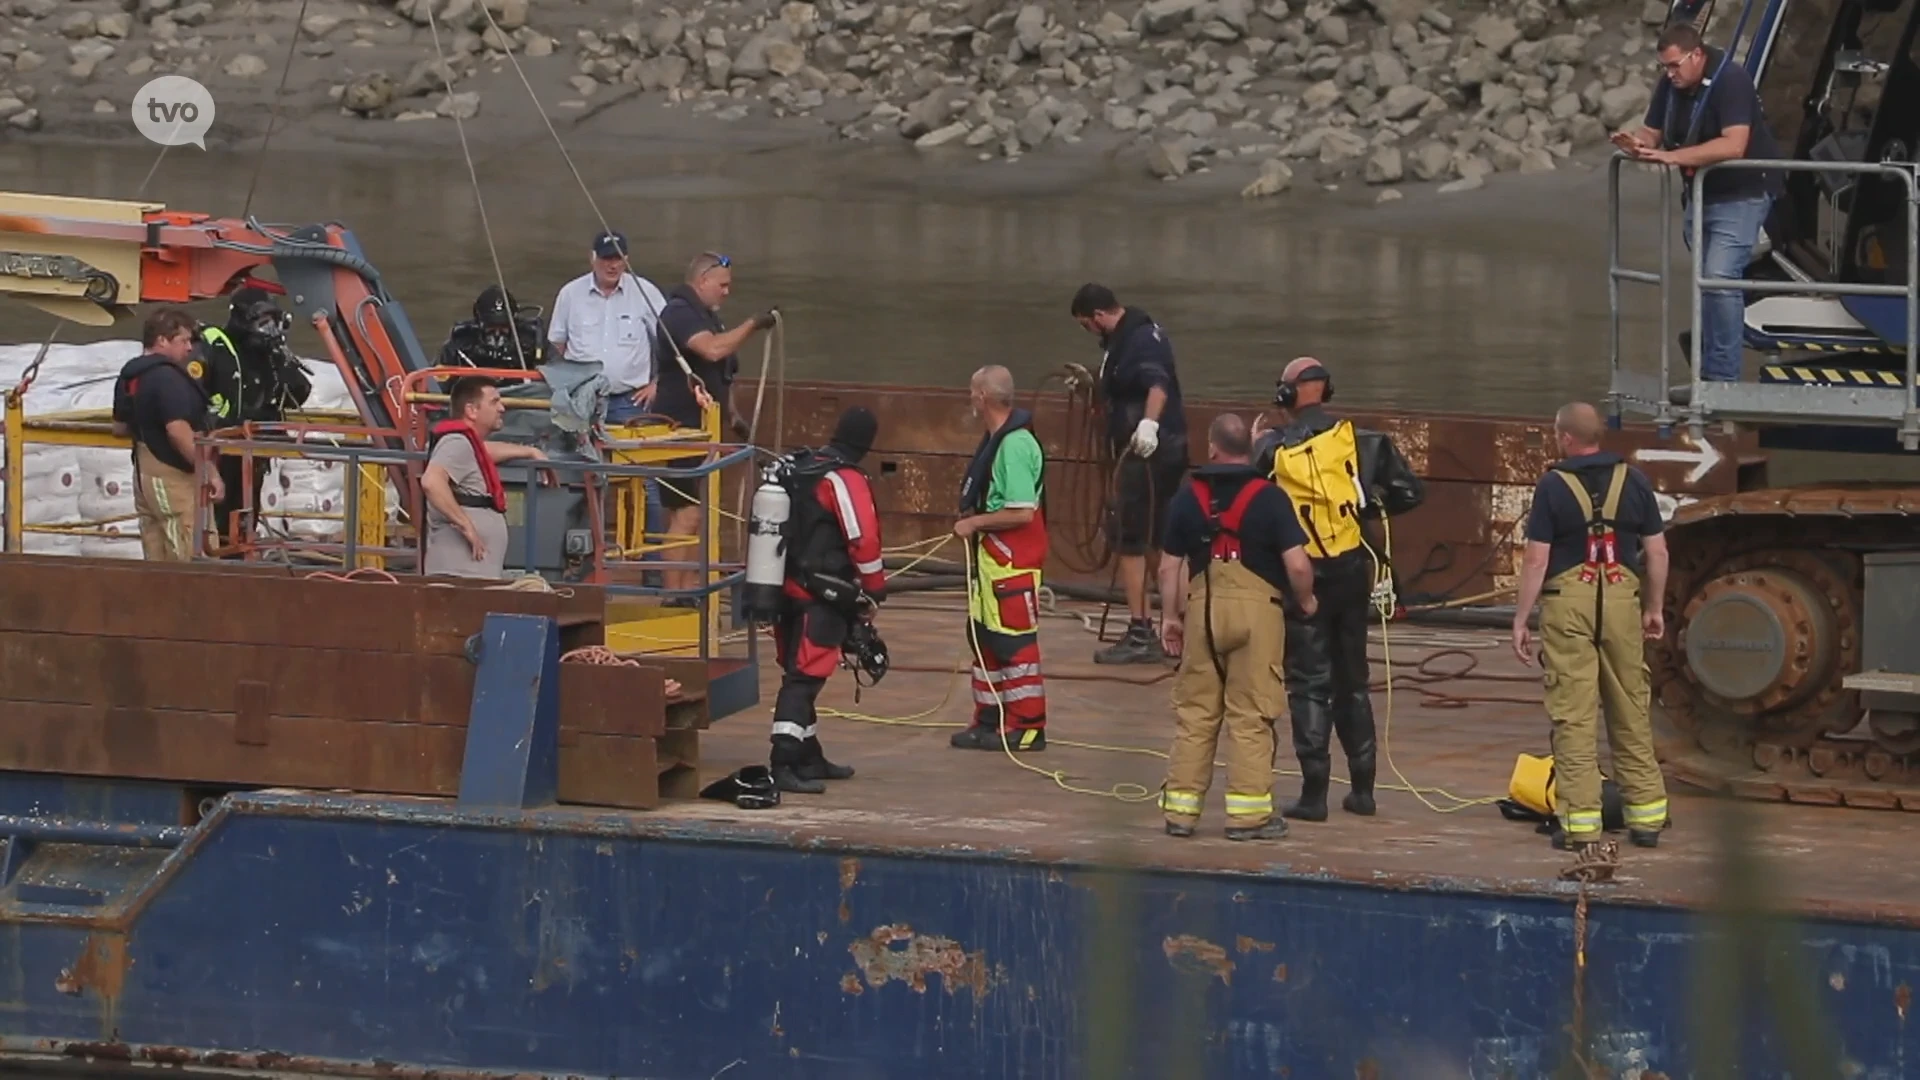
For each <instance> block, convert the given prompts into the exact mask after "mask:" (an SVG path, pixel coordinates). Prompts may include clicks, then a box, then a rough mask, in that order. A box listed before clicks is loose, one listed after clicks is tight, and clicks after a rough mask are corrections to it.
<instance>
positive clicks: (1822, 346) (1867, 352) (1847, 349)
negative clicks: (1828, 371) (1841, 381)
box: [1747, 337, 1907, 356]
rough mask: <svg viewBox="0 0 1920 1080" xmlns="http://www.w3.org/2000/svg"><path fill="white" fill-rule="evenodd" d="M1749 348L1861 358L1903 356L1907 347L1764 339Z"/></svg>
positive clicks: (1750, 342) (1870, 343)
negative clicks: (1849, 354) (1853, 355)
mask: <svg viewBox="0 0 1920 1080" xmlns="http://www.w3.org/2000/svg"><path fill="white" fill-rule="evenodd" d="M1747 347H1748V348H1750V349H1753V350H1755V351H1756V352H1815V353H1818V352H1830V353H1854V354H1856V355H1859V356H1902V355H1905V353H1906V351H1907V350H1906V347H1905V346H1902V345H1888V344H1886V343H1884V342H1878V341H1848V342H1841V341H1827V342H1823V341H1802V340H1800V339H1798V338H1790V337H1764V338H1761V339H1760V340H1758V341H1755V340H1752V339H1749V340H1748V342H1747Z"/></svg>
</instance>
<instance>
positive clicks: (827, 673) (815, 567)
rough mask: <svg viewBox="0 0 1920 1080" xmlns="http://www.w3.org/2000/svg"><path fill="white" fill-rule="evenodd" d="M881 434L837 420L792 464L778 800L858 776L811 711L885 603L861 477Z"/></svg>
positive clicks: (868, 494) (780, 638) (865, 415)
mask: <svg viewBox="0 0 1920 1080" xmlns="http://www.w3.org/2000/svg"><path fill="white" fill-rule="evenodd" d="M879 427H880V423H879V421H878V420H876V419H874V416H873V413H872V412H870V411H868V410H867V409H864V408H861V407H858V406H856V407H854V408H851V409H848V410H847V411H846V412H844V413H842V414H841V415H840V422H839V425H838V426H836V427H835V428H834V432H833V440H832V441H831V442H829V443H828V444H827V445H826V446H824V447H822V448H821V449H818V450H806V451H802V452H801V453H800V454H798V455H795V458H794V487H793V489H792V490H793V508H792V510H791V511H790V515H791V516H790V517H789V518H788V519H787V537H788V541H787V573H786V584H785V588H784V590H783V595H782V597H781V610H780V614H779V616H778V617H777V618H776V619H775V620H774V625H773V636H774V650H775V653H776V655H777V656H778V657H779V661H780V672H781V675H780V693H779V695H778V696H777V697H775V698H774V702H773V750H772V754H771V757H770V760H769V764H770V765H771V766H772V771H773V781H774V783H775V785H777V786H778V787H779V788H780V790H782V791H793V792H799V793H801V794H806V795H818V794H820V793H821V792H823V791H825V790H827V786H826V784H825V783H824V782H823V781H827V780H845V779H847V778H848V777H850V776H852V775H853V769H852V768H851V767H849V766H846V765H835V764H834V763H833V762H831V761H828V760H827V757H826V752H825V750H824V749H823V748H822V747H821V745H820V723H819V716H818V714H817V713H816V712H815V709H814V703H815V702H816V701H818V700H819V697H820V688H821V687H823V686H825V685H826V684H827V679H828V678H830V677H831V676H832V675H833V672H834V669H835V668H837V667H838V666H839V665H840V654H841V646H843V645H845V644H846V643H847V638H848V635H849V634H850V633H851V632H852V630H853V627H854V624H855V623H856V622H860V621H864V620H868V619H871V618H873V611H874V607H875V605H877V604H879V603H880V602H881V601H883V600H885V599H886V592H887V579H886V576H885V575H884V574H882V573H881V569H882V567H881V556H880V513H879V511H878V510H876V509H875V508H874V505H873V491H872V489H871V488H870V487H869V486H868V483H867V475H866V474H865V473H863V472H861V471H860V469H859V463H860V459H861V458H863V457H865V456H866V455H867V451H868V450H870V449H872V448H873V439H874V435H875V434H876V433H877V432H878V431H879Z"/></svg>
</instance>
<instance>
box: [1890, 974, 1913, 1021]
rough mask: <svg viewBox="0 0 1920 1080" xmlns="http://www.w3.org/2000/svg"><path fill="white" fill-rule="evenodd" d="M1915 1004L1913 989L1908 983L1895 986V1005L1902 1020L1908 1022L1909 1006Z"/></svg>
mask: <svg viewBox="0 0 1920 1080" xmlns="http://www.w3.org/2000/svg"><path fill="white" fill-rule="evenodd" d="M1911 1004H1913V990H1912V989H1911V988H1909V987H1908V986H1907V984H1906V983H1901V984H1900V985H1899V986H1896V987H1894V988H1893V1007H1894V1009H1896V1010H1897V1011H1898V1012H1899V1013H1900V1022H1901V1023H1903V1024H1904V1023H1906V1022H1907V1006H1909V1005H1911Z"/></svg>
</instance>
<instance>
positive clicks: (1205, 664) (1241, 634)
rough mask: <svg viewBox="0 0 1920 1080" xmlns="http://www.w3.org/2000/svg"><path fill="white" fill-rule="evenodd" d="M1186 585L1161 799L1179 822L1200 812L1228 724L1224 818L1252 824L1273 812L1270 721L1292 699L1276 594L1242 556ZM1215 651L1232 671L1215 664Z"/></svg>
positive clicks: (1218, 564)
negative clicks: (1182, 641) (1284, 671)
mask: <svg viewBox="0 0 1920 1080" xmlns="http://www.w3.org/2000/svg"><path fill="white" fill-rule="evenodd" d="M1209 577H1210V578H1211V579H1212V581H1211V583H1209V581H1208V578H1209ZM1209 592H1211V594H1212V597H1213V605H1212V607H1213V611H1212V625H1211V626H1209V625H1208V612H1207V606H1208V605H1207V597H1208V594H1209ZM1188 594H1189V595H1188V599H1187V616H1186V646H1185V648H1184V649H1182V650H1181V655H1180V672H1179V674H1178V675H1177V676H1176V677H1175V680H1174V684H1173V709H1174V715H1175V718H1176V720H1175V727H1174V736H1173V750H1172V752H1171V753H1170V754H1169V755H1168V761H1167V782H1166V786H1165V788H1164V789H1163V790H1162V792H1161V795H1160V808H1161V809H1162V810H1163V811H1165V812H1166V817H1167V820H1168V821H1170V822H1174V823H1175V824H1180V825H1192V824H1193V823H1195V822H1197V821H1199V820H1200V809H1201V806H1202V805H1203V804H1204V803H1205V801H1206V797H1207V789H1208V788H1209V787H1210V786H1211V785H1212V782H1213V756H1214V752H1215V750H1216V748H1217V747H1218V745H1219V742H1220V728H1221V726H1222V725H1223V724H1224V725H1225V727H1226V729H1227V730H1226V734H1227V740H1226V748H1225V752H1226V759H1227V799H1226V801H1227V822H1228V824H1230V825H1232V826H1234V827H1235V828H1255V827H1258V826H1261V825H1264V824H1266V823H1267V821H1268V820H1270V819H1271V818H1272V817H1273V751H1274V736H1273V724H1274V721H1275V720H1277V719H1279V718H1280V717H1281V716H1282V715H1284V713H1285V709H1286V701H1287V697H1286V686H1285V684H1284V683H1283V682H1282V679H1281V674H1280V671H1281V667H1280V665H1281V658H1282V656H1283V654H1284V652H1285V647H1286V633H1287V631H1286V619H1285V616H1284V614H1283V613H1282V611H1281V609H1280V604H1279V593H1278V592H1276V591H1275V590H1274V588H1273V586H1271V585H1269V584H1267V583H1266V582H1265V581H1264V580H1262V579H1261V578H1260V576H1259V575H1258V574H1255V573H1254V572H1253V571H1251V570H1248V569H1247V568H1246V567H1245V566H1244V565H1242V564H1241V563H1239V562H1221V561H1219V560H1215V561H1214V563H1213V565H1212V567H1211V568H1210V569H1209V570H1208V571H1207V572H1206V573H1204V574H1202V575H1201V576H1199V577H1197V578H1194V579H1193V583H1192V585H1191V586H1190V587H1189V589H1188ZM1216 652H1217V654H1218V656H1219V660H1220V667H1223V668H1225V669H1226V677H1225V678H1222V677H1221V674H1220V670H1219V668H1216V667H1215V666H1214V656H1215V653H1216Z"/></svg>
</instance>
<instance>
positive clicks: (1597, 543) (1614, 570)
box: [1553, 461, 1627, 645]
mask: <svg viewBox="0 0 1920 1080" xmlns="http://www.w3.org/2000/svg"><path fill="white" fill-rule="evenodd" d="M1553 472H1554V474H1555V475H1556V476H1558V477H1560V479H1561V480H1563V481H1565V482H1566V485H1567V489H1568V490H1570V491H1572V492H1573V498H1574V501H1575V502H1578V503H1579V504H1580V516H1581V517H1582V518H1583V519H1585V521H1586V523H1587V555H1586V559H1585V561H1584V562H1582V563H1581V564H1580V583H1581V584H1582V585H1592V586H1593V587H1594V588H1593V641H1594V644H1596V645H1597V644H1599V643H1600V618H1601V615H1602V614H1603V613H1604V612H1605V610H1606V608H1605V602H1606V587H1607V586H1608V585H1618V584H1620V583H1621V582H1622V581H1624V580H1626V568H1625V567H1623V566H1622V565H1621V564H1620V542H1619V534H1618V532H1617V530H1616V529H1615V525H1616V524H1617V522H1618V519H1619V515H1620V493H1621V491H1623V490H1624V489H1625V488H1626V484H1627V463H1626V462H1624V461H1621V462H1616V463H1614V466H1613V476H1612V478H1611V479H1610V480H1609V481H1608V483H1607V495H1606V499H1605V500H1604V501H1603V502H1602V503H1601V505H1600V506H1599V508H1598V509H1596V508H1595V507H1594V505H1593V495H1592V493H1590V492H1589V491H1588V490H1587V485H1586V482H1585V480H1583V479H1582V478H1581V477H1580V475H1579V474H1578V473H1576V472H1574V471H1573V470H1571V469H1555V470H1553Z"/></svg>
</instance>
